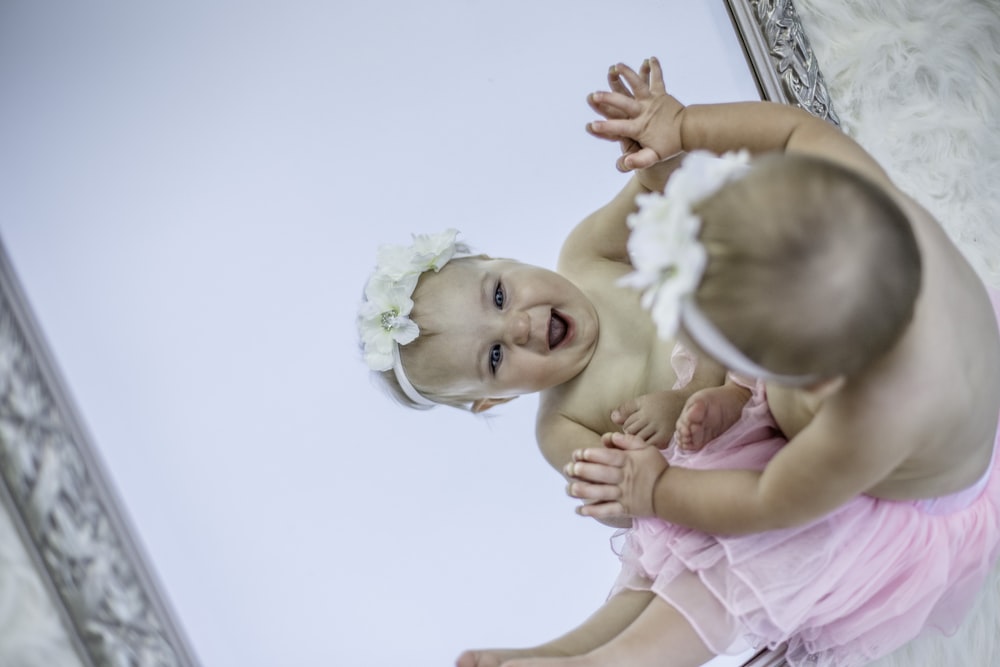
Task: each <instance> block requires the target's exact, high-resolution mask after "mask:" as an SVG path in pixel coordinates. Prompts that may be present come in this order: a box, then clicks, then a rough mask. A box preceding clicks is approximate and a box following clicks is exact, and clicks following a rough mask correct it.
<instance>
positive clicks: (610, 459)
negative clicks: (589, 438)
mask: <svg viewBox="0 0 1000 667" xmlns="http://www.w3.org/2000/svg"><path fill="white" fill-rule="evenodd" d="M619 435H620V434H619ZM605 444H607V443H605ZM622 449H623V448H619V449H615V448H613V447H612V448H611V449H609V448H608V447H606V446H605V447H590V448H588V449H578V450H576V451H575V452H573V460H572V461H571V463H576V462H584V463H597V464H599V465H605V466H616V467H621V466H622V465H623V464H624V463H625V458H626V456H625V452H623V451H622Z"/></svg>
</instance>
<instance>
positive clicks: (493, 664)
mask: <svg viewBox="0 0 1000 667" xmlns="http://www.w3.org/2000/svg"><path fill="white" fill-rule="evenodd" d="M654 597H655V596H654V595H653V593H651V592H650V591H629V590H626V591H621V592H620V593H617V594H616V595H614V596H612V597H611V598H609V599H608V601H607V602H605V603H604V604H603V605H601V607H600V608H599V609H598V610H597V611H595V612H594V613H593V614H591V616H590V617H589V618H588V619H587V620H586V621H584V622H583V623H582V624H581V625H580V626H579V627H577V628H576V629H574V630H570V631H569V632H567V633H566V634H564V635H562V636H561V637H558V638H557V639H553V640H552V641H550V642H546V643H545V644H542V645H540V646H536V647H534V648H526V649H485V650H477V651H466V652H465V653H463V654H462V655H460V656H459V657H458V660H457V661H456V663H455V666H456V667H500V665H506V664H507V662H506V661H508V660H511V659H513V658H536V657H547V656H572V655H582V654H584V653H587V652H589V651H592V650H593V649H595V648H597V647H598V646H600V645H601V644H604V643H605V642H607V641H608V640H610V639H611V638H612V637H614V636H615V635H617V634H618V633H619V632H621V631H622V630H623V629H624V628H626V627H628V626H629V624H631V623H632V622H633V621H635V619H637V618H638V617H639V615H640V614H642V612H643V610H644V609H645V608H646V607H647V605H649V603H650V601H651V600H652V599H653V598H654Z"/></svg>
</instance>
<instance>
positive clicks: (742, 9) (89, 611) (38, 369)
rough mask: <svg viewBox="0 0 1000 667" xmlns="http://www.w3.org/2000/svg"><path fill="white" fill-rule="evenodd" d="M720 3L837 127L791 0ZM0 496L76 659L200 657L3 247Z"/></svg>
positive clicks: (782, 92) (763, 57)
mask: <svg viewBox="0 0 1000 667" xmlns="http://www.w3.org/2000/svg"><path fill="white" fill-rule="evenodd" d="M725 1H726V6H727V8H728V10H729V13H730V16H731V17H732V19H733V25H734V27H735V28H736V33H737V36H738V37H739V39H740V41H741V43H742V45H743V48H744V51H745V53H746V56H747V60H748V62H749V63H750V68H751V71H752V72H753V75H754V77H755V78H756V80H757V84H758V88H759V89H760V93H761V97H762V98H764V99H767V100H771V101H776V102H784V103H788V104H795V105H798V106H801V107H803V108H804V109H806V110H808V111H810V112H812V113H814V114H815V115H817V116H820V117H822V118H826V119H828V120H830V121H831V122H833V123H837V124H839V121H838V119H837V116H836V114H835V113H834V111H833V109H832V108H831V104H830V98H829V95H828V93H827V90H826V86H825V84H824V82H823V77H822V75H821V74H820V71H819V66H818V64H817V63H816V58H815V56H814V55H813V52H812V50H811V49H810V47H809V43H808V40H807V39H806V36H805V34H804V32H803V30H802V25H801V23H800V22H799V19H798V16H797V15H796V13H795V9H794V7H793V6H792V3H791V1H790V0H725ZM0 499H2V501H3V502H5V503H6V505H7V506H8V509H9V511H10V514H11V517H12V519H13V521H14V523H15V525H17V527H18V530H19V532H20V534H21V538H22V540H23V542H24V544H25V547H26V548H27V550H28V552H29V553H30V555H31V558H32V560H33V561H34V562H35V565H36V567H37V569H38V572H39V573H40V574H41V576H42V579H43V580H44V581H45V584H46V586H47V587H48V589H49V591H50V593H51V597H52V599H53V602H54V604H55V606H56V608H57V609H58V610H59V614H60V616H61V617H62V620H63V622H64V625H65V627H66V628H67V631H68V634H69V635H70V636H71V638H72V641H73V642H74V644H75V646H76V648H77V652H78V653H79V656H80V659H81V661H82V662H83V664H85V665H89V666H92V667H98V666H104V665H116V666H117V665H122V666H124V665H128V666H133V665H134V666H137V667H139V666H141V667H146V666H157V667H196V666H197V665H198V662H197V659H196V657H195V655H194V653H193V651H192V649H191V648H190V646H189V644H188V642H187V640H186V638H185V637H184V635H183V632H182V630H181V626H180V624H179V623H178V621H177V620H176V618H175V616H174V614H173V612H172V610H171V609H170V606H169V604H168V600H167V596H166V594H165V592H164V591H163V590H162V588H161V586H160V585H159V583H158V582H157V580H156V577H155V575H154V572H153V569H152V567H151V565H150V562H149V560H148V558H147V557H146V556H145V554H144V553H143V552H142V549H141V548H140V545H139V543H138V539H137V537H136V533H135V531H134V530H133V529H132V528H131V526H130V525H129V522H128V518H127V512H126V508H125V507H124V506H123V505H122V503H121V502H120V501H119V499H118V498H117V497H116V495H115V492H114V490H113V487H112V485H111V483H110V480H109V477H108V475H107V473H106V472H105V471H104V469H103V466H102V463H101V461H100V458H99V457H98V455H97V453H96V449H95V448H94V446H93V444H92V442H91V439H90V437H89V435H88V434H87V432H86V430H85V428H84V426H83V421H82V420H81V419H80V417H79V416H78V414H77V412H76V408H75V406H74V404H73V401H72V399H71V397H70V396H69V394H68V392H67V391H66V389H65V385H64V383H63V381H62V379H61V377H60V375H59V372H58V370H57V366H56V364H55V361H54V359H53V357H52V355H51V354H50V352H49V350H48V348H47V345H46V343H45V340H44V337H43V335H42V332H41V330H40V328H39V326H38V324H37V322H36V321H35V318H34V316H33V314H32V312H31V309H30V307H29V304H28V302H27V299H26V298H25V295H24V292H23V291H22V289H21V287H20V284H19V283H18V280H17V277H16V276H15V274H14V271H13V269H12V266H11V264H10V261H9V260H8V258H7V255H6V251H5V250H4V248H3V247H2V245H0ZM775 659H776V660H777V661H776V662H770V661H768V662H767V664H780V657H777V656H775V655H774V654H771V655H770V657H769V658H767V657H765V656H760V657H759V658H758V660H775ZM753 664H764V663H763V662H755V663H753Z"/></svg>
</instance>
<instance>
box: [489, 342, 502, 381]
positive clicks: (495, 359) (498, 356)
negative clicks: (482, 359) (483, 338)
mask: <svg viewBox="0 0 1000 667" xmlns="http://www.w3.org/2000/svg"><path fill="white" fill-rule="evenodd" d="M502 359H503V351H502V350H501V349H500V346H499V345H494V346H493V347H491V348H490V373H493V374H494V375H496V372H497V368H498V367H499V366H500V361H501V360H502Z"/></svg>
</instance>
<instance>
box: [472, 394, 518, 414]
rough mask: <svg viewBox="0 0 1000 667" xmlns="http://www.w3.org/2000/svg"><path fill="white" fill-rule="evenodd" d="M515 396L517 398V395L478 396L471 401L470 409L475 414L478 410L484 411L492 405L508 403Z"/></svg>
mask: <svg viewBox="0 0 1000 667" xmlns="http://www.w3.org/2000/svg"><path fill="white" fill-rule="evenodd" d="M515 398H517V396H508V397H507V398H479V399H476V400H474V401H473V402H472V411H473V412H475V413H477V414H478V413H480V412H486V411H487V410H489V409H490V408H492V407H493V406H496V405H501V404H503V403H510V402H511V401H513V400H514V399H515Z"/></svg>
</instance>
